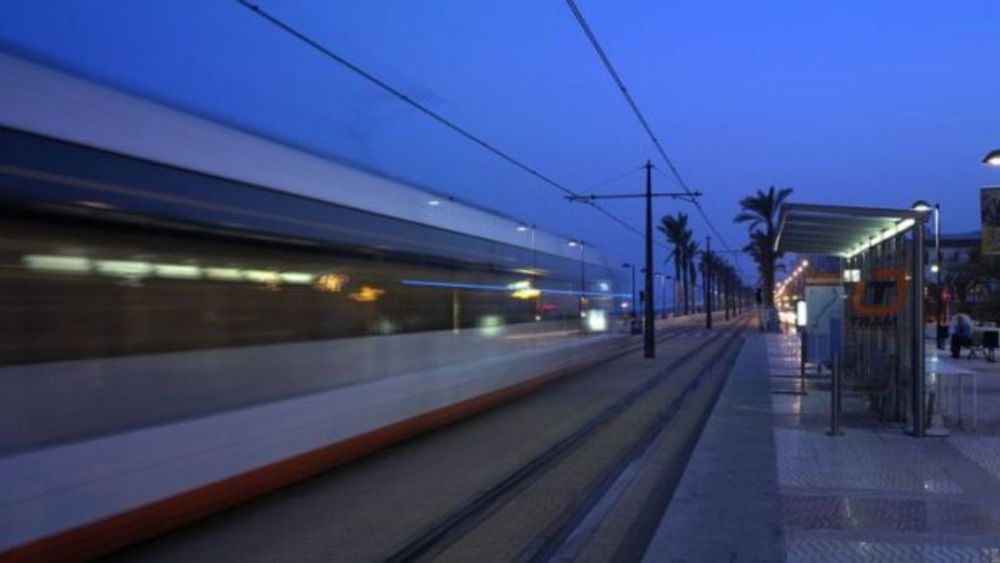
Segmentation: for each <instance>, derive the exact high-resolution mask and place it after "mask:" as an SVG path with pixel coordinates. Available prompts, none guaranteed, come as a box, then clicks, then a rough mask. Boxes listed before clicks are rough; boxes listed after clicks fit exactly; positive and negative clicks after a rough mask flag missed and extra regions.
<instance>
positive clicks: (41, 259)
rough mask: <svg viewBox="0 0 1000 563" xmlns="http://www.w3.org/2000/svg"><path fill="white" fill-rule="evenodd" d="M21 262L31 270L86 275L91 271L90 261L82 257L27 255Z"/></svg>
mask: <svg viewBox="0 0 1000 563" xmlns="http://www.w3.org/2000/svg"><path fill="white" fill-rule="evenodd" d="M21 261H22V262H23V263H24V265H25V266H27V267H28V268H29V269H31V270H43V271H49V272H58V273H66V274H84V273H87V272H89V271H90V260H88V259H87V258H84V257H82V256H57V255H50V254H26V255H24V256H23V257H21Z"/></svg>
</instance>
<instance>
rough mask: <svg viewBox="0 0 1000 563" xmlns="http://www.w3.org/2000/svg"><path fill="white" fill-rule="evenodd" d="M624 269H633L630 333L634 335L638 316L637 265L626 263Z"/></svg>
mask: <svg viewBox="0 0 1000 563" xmlns="http://www.w3.org/2000/svg"><path fill="white" fill-rule="evenodd" d="M622 268H625V269H629V268H631V269H632V302H631V303H630V304H629V305H630V311H629V318H630V319H631V321H630V322H629V331H630V332H632V333H633V334H634V333H635V326H636V323H635V321H636V314H637V313H636V310H635V264H632V263H629V262H625V263H624V264H622Z"/></svg>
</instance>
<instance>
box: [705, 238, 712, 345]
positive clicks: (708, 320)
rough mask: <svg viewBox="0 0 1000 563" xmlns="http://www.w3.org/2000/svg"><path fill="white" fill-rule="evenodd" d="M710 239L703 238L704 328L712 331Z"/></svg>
mask: <svg viewBox="0 0 1000 563" xmlns="http://www.w3.org/2000/svg"><path fill="white" fill-rule="evenodd" d="M711 262H712V237H705V273H704V276H705V280H704V281H705V328H706V329H708V330H712V268H711V267H710V265H711Z"/></svg>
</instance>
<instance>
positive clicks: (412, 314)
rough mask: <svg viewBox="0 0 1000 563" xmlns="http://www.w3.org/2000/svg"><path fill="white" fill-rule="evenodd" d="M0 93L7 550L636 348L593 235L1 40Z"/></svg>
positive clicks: (222, 494)
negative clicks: (553, 227)
mask: <svg viewBox="0 0 1000 563" xmlns="http://www.w3.org/2000/svg"><path fill="white" fill-rule="evenodd" d="M0 100H3V103H0V229H2V232H3V233H4V236H3V237H2V238H0V310H2V314H0V407H2V408H0V412H2V413H4V414H2V415H0V417H2V418H3V424H2V425H0V475H3V476H4V477H5V478H4V479H0V499H2V500H3V501H4V502H5V503H6V505H7V508H8V509H5V510H4V511H0V512H2V513H3V515H2V516H0V556H2V554H3V553H4V552H7V553H8V554H15V555H16V554H18V553H20V554H22V555H23V554H25V553H28V554H34V555H38V554H47V555H51V556H54V557H55V558H59V557H60V556H61V555H65V553H62V554H60V552H59V551H58V550H59V549H65V548H66V546H67V545H79V542H77V543H74V541H75V540H73V538H83V539H81V540H80V541H84V543H86V544H87V545H90V546H91V547H90V548H88V549H90V551H89V552H87V553H88V554H91V555H93V554H99V553H102V552H106V551H107V550H108V549H112V548H114V547H116V546H118V545H121V544H124V543H128V542H130V541H135V540H137V539H141V537H145V535H149V534H151V533H155V532H156V531H159V530H162V529H166V528H168V527H170V526H172V525H176V524H177V523H179V522H183V521H185V520H186V519H190V518H195V517H197V516H199V515H202V514H205V513H207V512H210V511H212V510H216V509H219V508H223V507H225V506H228V505H231V504H233V503H234V502H238V501H240V500H242V499H245V498H249V497H251V496H253V495H255V494H260V493H261V492H263V491H264V490H267V489H269V488H273V487H276V486H280V485H282V484H284V483H288V482H292V481H294V480H296V479H299V478H302V477H305V476H308V475H310V474H313V473H315V472H318V471H322V470H323V469H325V468H328V467H330V466H333V465H336V464H338V463H343V462H344V461H346V460H347V459H351V458H352V457H356V456H357V455H362V454H363V453H365V452H368V451H373V450H375V449H378V448H380V447H384V446H385V445H386V444H388V443H392V442H393V441H397V440H400V439H404V438H406V437H408V436H411V435H413V434H415V433H418V432H421V431H425V430H427V429H429V428H432V427H434V426H435V425H439V424H442V423H444V422H447V421H450V420H454V419H456V418H459V417H461V416H465V415H467V414H470V413H472V412H475V410H476V409H481V408H486V407H488V406H490V405H491V404H495V403H496V402H498V401H501V400H506V399H507V398H509V397H511V396H515V395H516V394H518V393H523V392H527V391H528V390H530V389H532V388H534V387H536V386H537V385H540V384H541V383H543V382H544V381H547V380H548V379H549V378H551V377H554V376H555V375H558V374H561V373H565V372H567V370H570V369H572V368H574V367H579V366H581V365H583V364H586V363H588V362H594V361H599V360H600V359H602V358H604V357H607V355H608V354H611V353H614V352H615V351H619V350H621V349H623V347H624V346H625V345H626V343H627V338H626V337H624V336H623V335H622V333H621V329H620V322H619V320H620V319H619V317H620V312H621V308H622V306H623V302H627V299H628V294H627V293H623V292H622V289H623V288H624V287H626V284H623V283H622V279H621V275H620V273H621V272H620V269H618V268H614V267H613V265H612V264H610V263H609V261H608V260H607V259H606V258H605V257H604V256H603V255H602V254H601V253H600V252H598V251H596V250H595V249H592V248H590V247H587V248H583V247H582V246H580V245H579V243H576V244H575V245H572V246H571V245H570V244H569V242H570V241H567V239H565V238H561V237H558V236H555V235H551V234H547V233H543V232H541V231H535V230H534V228H532V227H528V226H526V225H522V224H519V223H518V222H517V221H513V220H511V219H509V218H505V217H502V216H499V215H496V214H493V213H489V212H487V211H484V210H481V209H478V208H475V207H473V206H469V205H465V204H462V203H459V202H456V201H453V200H451V199H449V198H446V197H442V196H440V195H437V194H434V193H432V192H430V191H428V190H424V189H420V188H417V187H414V186H410V185H407V184H405V183H402V182H400V181H397V180H394V179H391V178H385V177H382V176H378V175H375V174H372V173H370V172H367V171H364V170H360V169H358V168H357V167H353V166H348V165H345V164H343V163H340V162H334V161H331V160H329V159H325V158H322V157H319V156H317V155H315V154H311V153H309V152H307V151H304V150H300V149H297V148H294V147H290V146H287V145H284V144H280V143H277V142H274V141H271V140H267V139H263V138H260V137H257V136H253V135H250V134H248V133H246V132H243V131H239V130H236V129H232V128H229V127H226V126H223V125H220V124H218V123H214V122H211V121H208V120H205V119H202V118H199V117H195V116H192V115H189V114H186V113H183V112H180V111H177V110H175V109H172V108H169V107H165V106H162V105H159V104H155V103H151V102H149V101H146V100H143V99H139V98H136V97H133V96H131V95H128V94H124V93H122V92H119V91H116V90H113V89H110V88H107V87H105V86H102V85H99V84H95V83H92V82H89V81H86V80H82V79H80V78H77V77H74V76H70V75H68V74H64V73H62V72H59V71H56V70H53V69H51V68H48V67H45V66H42V65H39V64H36V63H33V62H28V61H25V60H23V59H19V58H16V57H12V56H9V55H5V54H2V53H0ZM260 482H266V483H270V485H269V486H266V487H261V486H260V485H259V483H260ZM247 483H253V484H254V485H253V486H250V485H247ZM65 506H73V507H74V508H73V510H62V509H61V508H60V507H65ZM132 517H134V518H136V519H141V521H142V526H131V527H129V526H124V527H123V524H122V522H123V521H128V519H129V518H132ZM123 519H124V520H123ZM139 529H141V531H137V530H139ZM121 530H131V531H128V532H127V533H126V532H122V531H121ZM67 538H69V539H67ZM94 538H99V539H98V540H94ZM87 542H89V543H87ZM60 546H61V547H60ZM74 549H75V548H74ZM25 550H27V551H25Z"/></svg>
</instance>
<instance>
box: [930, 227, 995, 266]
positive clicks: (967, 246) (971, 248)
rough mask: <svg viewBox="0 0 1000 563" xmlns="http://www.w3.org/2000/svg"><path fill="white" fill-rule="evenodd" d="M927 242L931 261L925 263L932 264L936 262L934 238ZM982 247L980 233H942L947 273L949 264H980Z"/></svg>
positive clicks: (943, 254) (943, 258) (942, 248)
mask: <svg viewBox="0 0 1000 563" xmlns="http://www.w3.org/2000/svg"><path fill="white" fill-rule="evenodd" d="M927 241H928V243H929V244H928V245H927V253H928V257H929V258H930V260H928V261H926V262H925V263H927V264H930V263H932V262H933V261H934V238H933V237H928V239H927ZM981 245H982V233H981V232H980V231H971V232H967V233H941V263H942V264H943V265H944V267H945V271H947V269H948V265H949V264H967V263H969V262H978V261H979V253H980V248H981Z"/></svg>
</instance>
